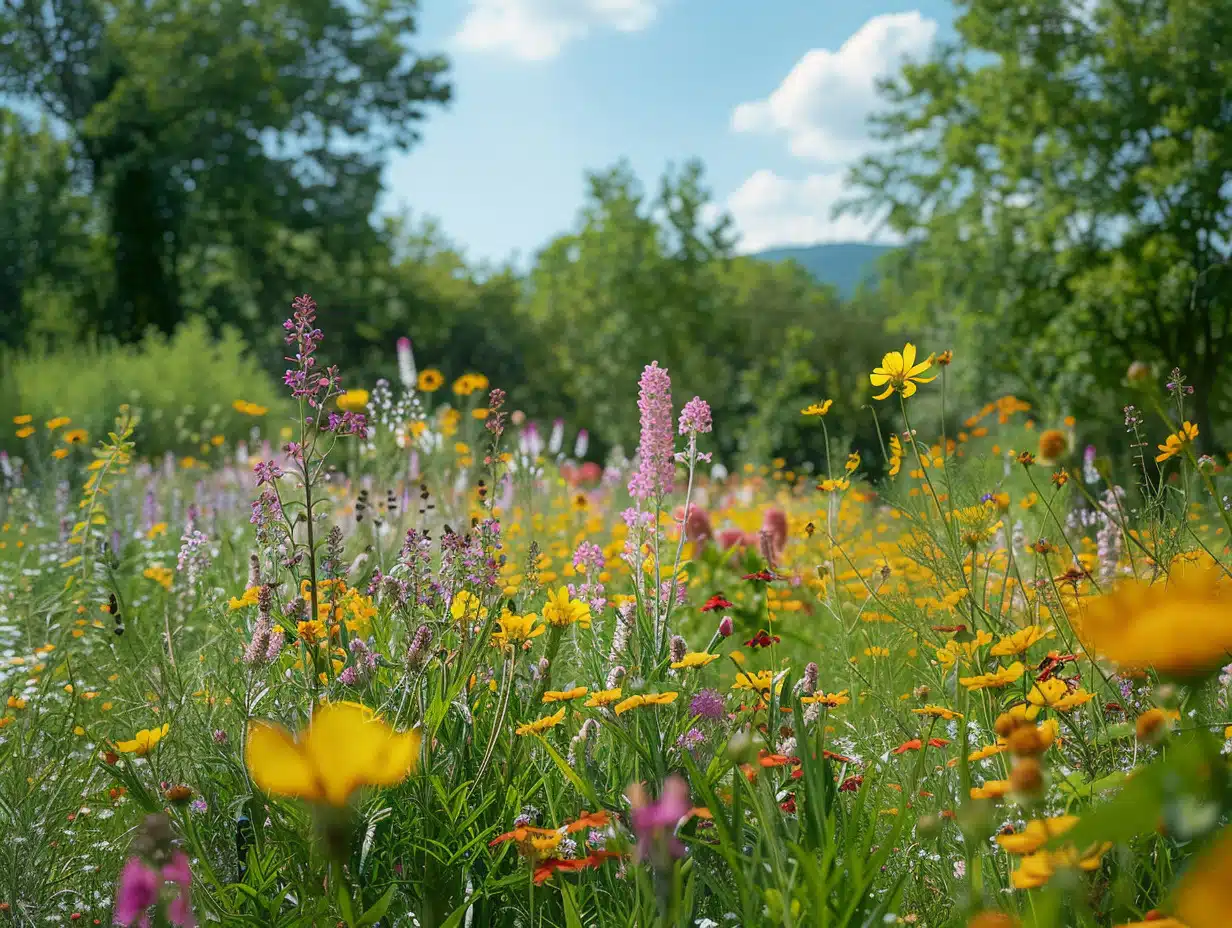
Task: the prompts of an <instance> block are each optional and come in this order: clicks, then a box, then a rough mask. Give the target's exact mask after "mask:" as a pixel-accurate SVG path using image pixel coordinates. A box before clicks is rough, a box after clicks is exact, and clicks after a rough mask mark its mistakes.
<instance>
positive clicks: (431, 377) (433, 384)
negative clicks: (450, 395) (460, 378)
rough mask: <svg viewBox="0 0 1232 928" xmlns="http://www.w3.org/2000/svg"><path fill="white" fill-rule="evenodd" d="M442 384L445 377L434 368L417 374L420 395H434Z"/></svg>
mask: <svg viewBox="0 0 1232 928" xmlns="http://www.w3.org/2000/svg"><path fill="white" fill-rule="evenodd" d="M444 382H445V375H444V374H442V373H441V372H440V371H438V370H437V369H436V368H434V367H429V368H426V369H424V370H422V371H420V372H419V382H418V387H419V392H420V393H435V392H436V391H437V390H439V389H440V388H441V385H442V384H443V383H444Z"/></svg>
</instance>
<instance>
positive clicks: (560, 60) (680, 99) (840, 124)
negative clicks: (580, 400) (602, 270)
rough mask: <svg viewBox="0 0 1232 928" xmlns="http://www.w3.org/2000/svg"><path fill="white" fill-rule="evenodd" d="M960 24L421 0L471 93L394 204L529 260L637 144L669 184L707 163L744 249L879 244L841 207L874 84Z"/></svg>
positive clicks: (530, 1) (695, 5)
mask: <svg viewBox="0 0 1232 928" xmlns="http://www.w3.org/2000/svg"><path fill="white" fill-rule="evenodd" d="M754 11H756V12H754ZM952 17H953V8H952V7H951V5H950V3H949V0H914V2H910V0H867V2H863V0H846V2H840V0H425V2H424V3H423V13H422V18H421V30H420V34H419V36H418V38H417V40H416V43H417V45H418V46H419V47H420V48H422V49H424V50H429V51H436V50H443V51H445V52H446V53H447V54H448V55H449V56H450V58H451V60H452V64H453V79H454V83H455V89H456V96H455V102H454V103H453V104H452V105H451V106H450V107H449V109H448V110H445V111H438V112H435V113H433V115H432V116H431V118H430V119H429V120H428V121H427V123H426V124H425V126H424V141H423V142H422V143H421V144H420V146H419V147H417V148H416V149H414V150H413V151H411V152H410V153H409V154H407V155H402V156H396V157H395V158H394V159H393V161H392V162H391V164H390V167H389V171H388V176H387V186H388V191H389V192H388V195H387V197H386V201H385V204H384V207H385V209H387V210H390V211H396V210H401V209H403V208H407V209H409V210H410V211H411V212H412V214H419V215H421V216H422V215H425V214H426V215H430V216H433V217H435V218H437V219H438V220H440V222H441V224H442V226H443V229H444V231H445V233H446V234H447V235H448V236H449V237H450V238H452V239H453V240H454V241H455V242H456V243H458V244H459V245H461V246H462V247H463V248H464V249H465V250H466V252H467V254H468V255H469V256H471V257H473V258H483V259H489V260H494V261H501V260H504V259H507V258H510V257H512V256H513V255H515V254H519V255H520V257H521V259H522V260H523V261H524V260H526V258H527V257H528V256H529V255H530V254H531V253H533V252H534V251H535V250H536V249H537V248H539V247H541V246H542V245H543V244H545V243H546V242H547V241H548V240H550V239H551V238H552V237H553V236H554V235H557V234H559V233H560V232H563V231H565V230H567V229H568V228H570V227H571V226H572V224H573V222H574V217H575V215H576V211H577V209H578V207H579V205H580V203H581V198H582V191H583V175H584V172H585V171H587V170H589V169H596V168H602V167H606V166H608V165H611V164H613V163H615V162H616V161H617V160H618V159H620V158H622V157H626V158H628V159H629V161H630V162H631V163H632V165H633V167H634V169H635V170H636V171H637V173H638V175H639V177H640V178H641V179H642V181H643V183H645V184H646V185H647V186H650V187H652V188H653V186H654V185H655V184H656V183H657V180H658V177H659V175H660V174H661V173H662V171H663V169H664V167H666V165H667V164H668V163H670V162H677V163H679V162H681V161H683V160H684V159H686V158H688V157H690V156H698V157H700V158H702V159H703V161H704V162H705V164H706V169H707V177H708V181H709V184H710V187H711V189H712V190H713V192H714V194H715V198H716V200H717V201H718V202H719V203H720V204H721V205H722V206H724V207H725V208H726V209H727V210H729V211H730V212H731V213H732V215H733V216H734V218H735V220H736V223H737V228H738V229H739V230H740V232H741V234H742V236H743V241H742V249H743V250H748V251H754V250H760V249H761V248H764V247H768V246H771V245H784V244H809V243H813V242H818V241H852V240H868V239H869V238H870V237H873V233H874V230H873V229H871V228H870V227H869V226H868V225H867V224H864V223H862V222H860V221H858V220H855V219H852V218H845V219H842V220H839V221H837V222H836V221H833V220H831V218H830V207H831V205H832V203H833V202H834V201H835V199H837V198H838V197H839V196H840V195H841V193H842V178H843V173H844V168H845V165H847V164H848V163H850V161H851V160H852V159H853V158H854V157H857V156H858V155H859V154H861V153H862V152H864V151H867V150H868V145H869V143H868V139H867V136H866V133H865V131H864V126H863V120H864V116H865V115H866V114H867V112H868V111H869V110H870V108H872V107H874V106H875V98H874V96H873V93H872V89H871V87H872V80H873V78H874V76H875V75H876V74H878V73H884V72H885V71H886V70H888V69H892V68H893V67H894V66H895V64H896V63H897V62H899V61H901V60H902V58H903V56H904V55H921V54H923V53H924V52H925V51H926V50H927V48H928V47H929V45H930V43H931V42H932V41H934V40H935V38H936V37H938V36H944V35H945V34H946V32H947V31H948V28H949V24H950V22H951V20H952Z"/></svg>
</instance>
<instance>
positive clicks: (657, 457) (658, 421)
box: [629, 361, 676, 499]
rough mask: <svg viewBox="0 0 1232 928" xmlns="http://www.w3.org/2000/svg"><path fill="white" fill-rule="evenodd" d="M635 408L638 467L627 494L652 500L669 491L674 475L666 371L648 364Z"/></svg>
mask: <svg viewBox="0 0 1232 928" xmlns="http://www.w3.org/2000/svg"><path fill="white" fill-rule="evenodd" d="M637 408H638V409H639V410H641V413H642V438H641V442H640V443H639V444H638V468H637V473H635V474H634V475H633V476H632V477H631V478H630V479H629V493H630V494H631V495H632V496H634V497H635V498H637V499H653V498H656V497H659V496H665V495H666V494H668V493H671V492H672V481H673V479H674V478H675V475H676V464H675V450H676V448H675V444H674V436H673V434H672V425H673V423H672V378H671V377H670V376H668V373H667V369H666V368H662V367H659V362H658V361H653V362H651V363H650V364H649V365H648V366H647V367H646V369H645V370H643V371H642V379H641V380H640V381H638V395H637Z"/></svg>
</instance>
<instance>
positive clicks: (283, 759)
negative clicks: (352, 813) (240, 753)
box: [247, 702, 422, 806]
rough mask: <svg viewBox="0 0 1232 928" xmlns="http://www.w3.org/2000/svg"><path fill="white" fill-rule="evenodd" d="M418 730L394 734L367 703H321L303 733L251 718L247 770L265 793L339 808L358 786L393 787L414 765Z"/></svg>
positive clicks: (415, 764) (416, 762)
mask: <svg viewBox="0 0 1232 928" xmlns="http://www.w3.org/2000/svg"><path fill="white" fill-rule="evenodd" d="M421 740H422V736H421V734H420V732H419V730H418V729H414V730H412V731H406V732H396V731H394V730H393V729H392V728H390V727H389V725H387V724H386V723H385V722H384V721H383V720H382V719H380V718H379V717H377V715H376V713H375V712H373V711H372V710H371V709H369V708H368V707H367V706H364V705H360V704H359V703H354V702H336V703H327V704H325V705H323V706H322V707H321V708H319V709H317V711H316V712H315V713H313V716H312V721H311V722H310V723H309V726H308V728H307V729H306V730H305V731H301V732H299V733H298V734H297V735H294V736H292V735H291V733H290V732H288V731H287V730H286V729H285V728H283V727H282V726H281V725H272V724H270V723H267V722H254V723H253V726H252V728H251V730H250V731H249V733H248V750H247V762H248V770H249V772H250V773H251V774H252V778H253V779H254V780H256V782H257V785H258V786H260V787H261V788H262V789H263V790H265V791H266V792H268V793H273V794H275V795H279V796H294V797H296V798H299V799H306V800H308V801H309V802H323V803H326V804H328V805H331V806H344V805H346V803H347V800H348V799H349V798H350V796H351V794H352V793H353V792H355V790H357V789H358V788H359V787H361V786H395V785H397V784H398V783H401V782H402V781H403V780H405V779H406V778H407V777H408V776H409V775H410V774H412V773H414V771H415V769H416V768H417V767H418V765H419V746H420V742H421Z"/></svg>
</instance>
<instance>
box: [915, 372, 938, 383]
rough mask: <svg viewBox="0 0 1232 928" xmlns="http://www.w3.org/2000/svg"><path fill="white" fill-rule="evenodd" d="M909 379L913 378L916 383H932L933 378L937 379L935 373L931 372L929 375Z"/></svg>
mask: <svg viewBox="0 0 1232 928" xmlns="http://www.w3.org/2000/svg"><path fill="white" fill-rule="evenodd" d="M911 379H912V380H914V381H915V382H916V383H932V382H933V381H934V380H936V379H937V375H936V374H933V375H932V376H931V377H913V378H911Z"/></svg>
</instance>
